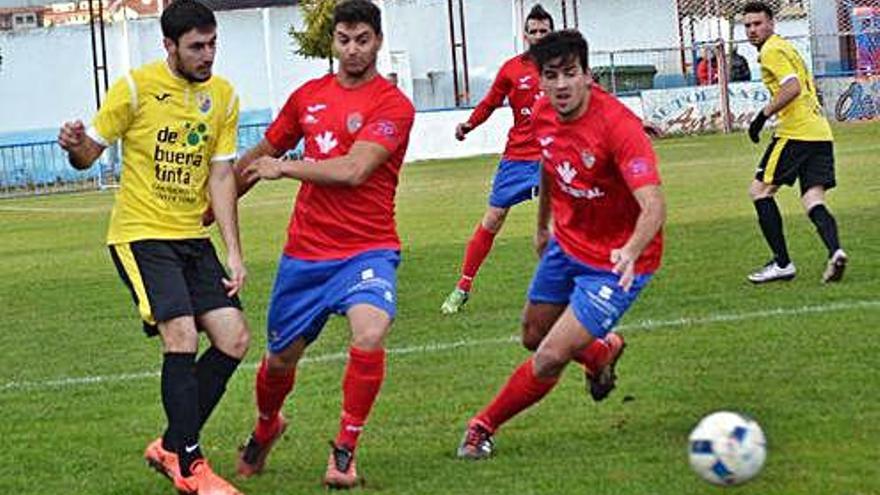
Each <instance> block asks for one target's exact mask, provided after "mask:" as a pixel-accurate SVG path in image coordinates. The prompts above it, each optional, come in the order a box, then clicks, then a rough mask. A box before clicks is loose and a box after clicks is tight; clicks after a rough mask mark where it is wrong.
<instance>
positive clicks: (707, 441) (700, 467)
mask: <svg viewBox="0 0 880 495" xmlns="http://www.w3.org/2000/svg"><path fill="white" fill-rule="evenodd" d="M688 440H689V441H688V455H689V456H690V462H691V467H692V468H693V469H694V471H696V473H697V474H698V475H700V477H701V478H703V479H704V480H706V481H708V482H709V483H712V484H715V485H722V486H729V485H739V484H741V483H745V482H746V481H748V480H750V479H752V478H754V477H755V476H756V475H757V474H758V473H759V472H760V471H761V467H762V466H764V460H765V459H766V458H767V440H766V438H765V437H764V432H763V431H762V430H761V426H760V425H758V423H757V422H755V421H754V420H753V419H751V418H748V417H746V416H743V415H742V414H739V413H735V412H729V411H719V412H714V413H712V414H710V415H708V416H706V417H704V418H703V419H701V420H700V422H699V424H697V426H696V427H695V428H694V429H693V431H691V435H690V437H689V439H688Z"/></svg>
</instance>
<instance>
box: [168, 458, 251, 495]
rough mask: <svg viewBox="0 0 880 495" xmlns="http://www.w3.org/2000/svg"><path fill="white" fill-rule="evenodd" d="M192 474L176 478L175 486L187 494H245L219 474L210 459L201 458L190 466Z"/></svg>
mask: <svg viewBox="0 0 880 495" xmlns="http://www.w3.org/2000/svg"><path fill="white" fill-rule="evenodd" d="M190 471H191V472H192V475H191V476H188V477H186V478H184V477H178V478H175V479H174V486H175V488H177V491H179V492H180V493H181V494H186V495H244V494H243V493H242V492H240V491H238V489H237V488H235V487H234V486H232V484H230V483H229V482H228V481H226V480H224V479H223V478H221V477H220V476H218V475H217V473H215V472H214V471H213V470H212V469H211V466H209V465H208V461H206V460H204V459H199V460H197V461H195V462H194V463H193V464H192V467H191V468H190Z"/></svg>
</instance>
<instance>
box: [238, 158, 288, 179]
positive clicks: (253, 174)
mask: <svg viewBox="0 0 880 495" xmlns="http://www.w3.org/2000/svg"><path fill="white" fill-rule="evenodd" d="M242 175H244V178H245V180H247V181H248V182H256V181H257V180H259V179H267V180H276V179H280V178H281V177H282V176H283V174H282V170H281V160H278V159H276V158H272V157H271V156H261V157H260V158H257V159H256V160H254V161H253V162H251V164H250V165H248V166H247V168H245V169H244V172H243V173H242Z"/></svg>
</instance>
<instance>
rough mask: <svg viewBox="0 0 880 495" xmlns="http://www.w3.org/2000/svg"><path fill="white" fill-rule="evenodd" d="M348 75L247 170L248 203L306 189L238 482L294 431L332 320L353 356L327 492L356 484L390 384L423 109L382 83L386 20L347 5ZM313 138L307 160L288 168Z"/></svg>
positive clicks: (274, 135) (311, 85)
mask: <svg viewBox="0 0 880 495" xmlns="http://www.w3.org/2000/svg"><path fill="white" fill-rule="evenodd" d="M333 26H334V27H333V46H334V50H335V52H336V54H337V56H338V58H339V72H338V73H336V74H329V75H327V76H324V77H322V78H319V79H314V80H311V81H309V82H307V83H305V84H304V85H302V86H301V87H299V88H298V89H297V90H296V91H294V92H293V94H292V95H291V96H290V98H289V99H288V100H287V103H286V104H285V105H284V108H283V109H282V110H281V113H280V114H279V115H278V117H277V118H276V119H275V121H274V122H272V124H271V125H270V127H269V129H268V130H267V131H266V135H265V137H264V139H263V140H262V141H261V142H260V143H259V144H257V145H256V146H255V147H254V148H253V149H251V150H249V151H248V152H247V153H246V154H245V156H244V157H243V158H242V159H241V161H240V162H239V163H238V164H237V165H236V169H237V170H238V171H239V172H240V183H239V186H240V189H239V191H240V193H241V194H243V193H244V192H245V191H247V189H249V188H250V187H251V186H252V185H253V184H254V182H255V181H257V180H259V179H268V180H274V179H280V178H291V179H298V180H300V181H302V184H301V186H300V190H299V193H298V195H297V198H296V203H295V205H294V210H293V214H292V216H291V219H290V224H289V227H288V239H287V244H286V246H285V248H284V254H283V255H282V257H281V261H280V264H279V268H278V274H277V276H276V279H275V286H274V288H273V290H272V298H271V301H270V305H269V316H268V352H267V353H266V356H265V357H264V359H263V361H262V363H261V365H260V368H259V371H258V373H257V379H256V399H257V410H258V414H259V416H258V419H257V424H256V427H255V428H254V430H253V432H252V434H251V436H250V438H249V439H248V441H247V442H246V444H245V446H244V448H243V450H242V452H241V455H240V458H239V461H238V471H239V473H240V474H242V475H244V476H249V475H252V474H255V473H258V472H260V471H261V470H262V469H263V466H264V464H265V461H266V456H267V455H268V453H269V450H270V449H271V447H272V445H273V443H274V442H275V441H276V440H277V439H278V438H279V437H280V436H281V434H282V433H283V431H284V429H285V428H286V425H287V423H286V421H285V419H284V417H283V416H282V415H281V414H280V412H281V407H282V405H283V403H284V400H285V398H286V397H287V395H288V394H290V392H291V391H292V389H293V384H294V376H295V372H296V368H297V363H298V362H299V360H300V358H301V357H302V355H303V353H304V351H305V349H306V347H307V346H308V345H309V344H310V343H311V342H313V341H314V340H315V339H316V338H317V337H318V335H319V334H320V332H321V330H322V329H323V327H324V324H325V323H326V321H327V319H328V318H329V316H330V315H331V314H339V315H345V316H346V318H347V319H348V322H349V325H350V327H351V334H352V338H351V347H350V349H349V355H348V365H347V367H346V370H345V376H344V378H343V382H342V392H343V398H342V414H341V419H340V426H339V432H338V434H337V435H336V438H335V440H334V441H333V442H332V448H331V451H330V457H329V460H328V465H327V471H326V474H325V477H324V482H325V484H326V485H327V486H330V487H336V488H350V487H352V486H354V485H356V484H357V482H358V477H357V470H356V467H355V458H354V455H355V449H356V447H357V444H358V437H359V436H360V433H361V431H362V430H363V428H364V424H365V423H366V421H367V416H368V415H369V412H370V409H371V408H372V406H373V403H374V401H375V399H376V397H377V395H378V393H379V389H380V387H381V385H382V382H383V380H384V376H385V350H384V347H383V339H384V338H385V335H387V333H388V330H389V329H390V327H391V322H392V320H393V319H394V315H395V311H396V300H397V294H396V292H397V289H396V283H397V282H396V269H397V265H398V263H399V261H400V239H399V238H398V236H397V231H396V228H395V220H394V197H395V192H396V189H397V183H398V174H399V172H400V168H401V165H402V163H403V158H404V154H405V153H406V147H407V144H408V142H409V133H410V129H411V127H412V124H413V118H414V115H415V110H414V108H413V106H412V103H410V101H409V100H408V99H407V98H406V97H405V96H404V95H403V93H401V92H400V90H398V89H397V88H396V87H395V86H394V85H393V84H391V83H389V82H388V81H387V80H386V79H385V78H384V77H381V76H380V75H379V74H378V73H377V72H376V54H377V53H378V51H379V47H380V46H381V44H382V28H381V19H380V12H379V9H378V8H377V7H376V6H375V5H373V4H372V3H371V2H369V1H368V0H348V1H345V2H341V3H339V4H337V5H336V7H335V9H334V12H333ZM300 139H303V140H304V142H305V152H304V158H303V160H295V161H294V160H291V161H286V160H282V159H280V158H279V157H281V156H282V155H283V154H284V153H285V152H286V151H287V150H290V149H292V148H293V147H294V146H296V144H297V142H299V140H300Z"/></svg>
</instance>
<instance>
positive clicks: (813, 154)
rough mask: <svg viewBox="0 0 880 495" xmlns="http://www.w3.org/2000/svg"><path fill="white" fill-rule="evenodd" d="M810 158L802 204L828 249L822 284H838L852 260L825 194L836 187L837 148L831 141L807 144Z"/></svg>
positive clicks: (803, 176)
mask: <svg viewBox="0 0 880 495" xmlns="http://www.w3.org/2000/svg"><path fill="white" fill-rule="evenodd" d="M805 146H807V147H808V153H809V156H808V158H807V160H806V162H805V163H804V165H803V167H802V168H801V174H800V177H799V180H800V184H801V204H802V205H803V206H804V211H806V212H807V216H809V217H810V220H811V221H812V222H813V224H814V225H815V226H816V232H817V233H818V234H819V238H821V239H822V242H823V243H824V244H825V247H826V248H827V249H828V261H827V263H826V266H825V271H824V273H823V274H822V282H823V283H828V282H837V281H839V280H840V279H842V278H843V273H844V270H845V269H846V264H847V262H848V261H849V257H848V255H847V254H846V252H845V251H844V250H843V249H842V247H841V245H840V239H839V236H838V233H837V220H836V219H835V218H834V215H832V214H831V211H829V210H828V207H827V206H826V204H825V191H828V190H830V189H832V188H834V186H835V185H836V179H835V176H834V148H833V144H832V143H831V142H830V141H820V142H815V143H806V144H805Z"/></svg>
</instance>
